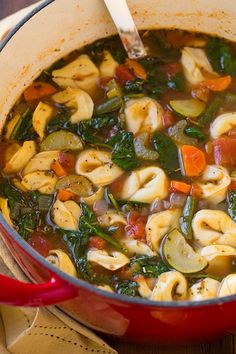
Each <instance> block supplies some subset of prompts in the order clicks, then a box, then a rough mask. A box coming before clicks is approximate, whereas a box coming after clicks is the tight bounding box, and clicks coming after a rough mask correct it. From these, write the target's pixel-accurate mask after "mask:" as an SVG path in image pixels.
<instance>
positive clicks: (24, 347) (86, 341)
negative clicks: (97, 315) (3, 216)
mask: <svg viewBox="0 0 236 354" xmlns="http://www.w3.org/2000/svg"><path fill="white" fill-rule="evenodd" d="M0 273H3V274H7V275H8V276H11V277H14V278H16V279H18V280H21V281H27V278H26V277H25V275H24V274H23V272H22V271H21V270H20V268H19V266H18V265H17V264H16V262H15V261H14V260H13V258H12V257H11V255H10V253H9V252H8V250H7V249H6V247H5V245H4V243H3V241H2V240H1V239H0ZM0 315H1V316H0V353H1V354H10V353H11V354H65V353H68V354H78V353H79V354H84V353H87V354H88V353H102V354H116V353H117V352H116V351H115V350H114V349H112V348H111V347H109V346H108V345H107V344H106V343H105V342H104V341H103V340H101V339H100V338H99V337H98V336H96V335H95V334H94V333H93V332H92V331H90V330H89V329H87V328H85V327H84V326H82V325H80V324H79V323H78V322H76V321H75V320H73V319H72V318H70V317H69V316H67V315H65V314H64V313H63V312H62V311H60V310H59V309H58V308H56V307H49V308H40V309H38V308H36V309H35V308H33V309H31V308H22V307H20V308H19V307H10V306H3V305H2V306H0Z"/></svg>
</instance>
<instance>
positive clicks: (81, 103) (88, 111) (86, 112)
mask: <svg viewBox="0 0 236 354" xmlns="http://www.w3.org/2000/svg"><path fill="white" fill-rule="evenodd" d="M52 98H53V100H54V101H55V102H57V103H63V104H65V105H66V106H67V107H70V108H75V110H76V111H75V113H73V114H72V116H71V119H70V120H71V123H73V124H75V123H78V122H80V121H81V120H88V119H91V118H92V115H93V108H94V103H93V100H92V98H91V97H90V96H89V94H88V93H87V92H85V91H83V90H81V89H79V88H77V89H75V88H70V87H68V88H66V89H65V90H64V91H60V92H58V93H56V94H55V95H53V97H52Z"/></svg>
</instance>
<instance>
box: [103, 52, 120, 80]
mask: <svg viewBox="0 0 236 354" xmlns="http://www.w3.org/2000/svg"><path fill="white" fill-rule="evenodd" d="M118 65H119V64H118V63H117V61H115V59H114V58H113V56H112V55H111V53H110V52H108V51H107V50H105V51H104V57H103V61H102V62H101V64H100V67H99V70H100V76H101V77H113V76H115V73H116V68H117V67H118Z"/></svg>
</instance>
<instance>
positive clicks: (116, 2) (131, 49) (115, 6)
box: [104, 0, 147, 59]
mask: <svg viewBox="0 0 236 354" xmlns="http://www.w3.org/2000/svg"><path fill="white" fill-rule="evenodd" d="M104 2H105V4H106V7H107V9H108V11H109V13H110V15H111V17H112V19H113V22H114V23H115V25H116V28H117V30H118V33H119V35H120V38H121V41H122V43H123V45H124V47H125V50H126V51H127V54H128V56H129V58H130V59H138V58H142V57H144V56H146V55H147V54H146V50H145V48H144V45H143V42H142V40H141V38H140V36H139V34H138V31H137V28H136V26H135V24H134V21H133V18H132V16H131V13H130V11H129V8H128V5H127V3H126V0H104Z"/></svg>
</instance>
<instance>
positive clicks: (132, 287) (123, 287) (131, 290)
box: [115, 280, 139, 297]
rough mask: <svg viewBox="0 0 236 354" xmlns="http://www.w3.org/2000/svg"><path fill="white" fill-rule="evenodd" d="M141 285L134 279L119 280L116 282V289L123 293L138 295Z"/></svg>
mask: <svg viewBox="0 0 236 354" xmlns="http://www.w3.org/2000/svg"><path fill="white" fill-rule="evenodd" d="M138 288H139V285H138V283H136V281H133V280H119V281H116V282H115V291H116V292H117V293H118V294H121V295H127V296H132V297H135V296H138Z"/></svg>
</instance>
